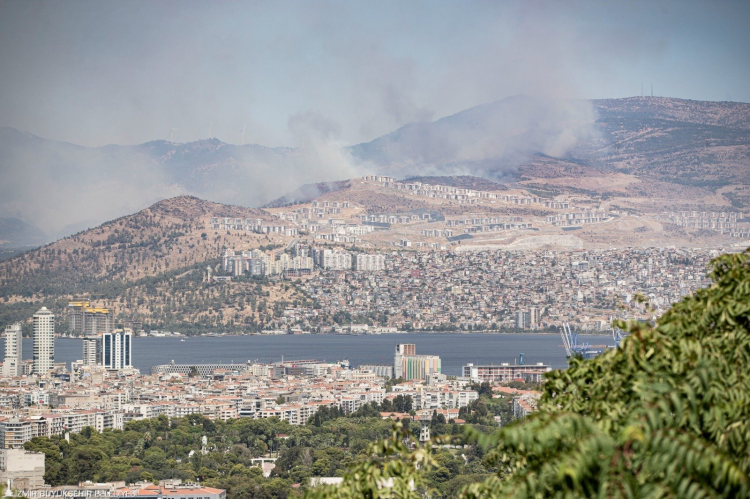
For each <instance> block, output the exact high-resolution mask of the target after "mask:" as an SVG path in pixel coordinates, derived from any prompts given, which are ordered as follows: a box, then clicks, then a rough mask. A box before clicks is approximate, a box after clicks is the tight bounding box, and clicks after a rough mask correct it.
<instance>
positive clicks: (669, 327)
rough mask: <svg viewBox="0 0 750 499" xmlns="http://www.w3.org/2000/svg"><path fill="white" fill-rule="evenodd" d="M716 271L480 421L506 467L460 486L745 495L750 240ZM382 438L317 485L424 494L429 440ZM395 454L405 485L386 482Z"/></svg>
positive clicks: (483, 493)
mask: <svg viewBox="0 0 750 499" xmlns="http://www.w3.org/2000/svg"><path fill="white" fill-rule="evenodd" d="M709 275H710V277H711V279H712V281H713V284H712V285H711V286H710V287H709V288H706V289H702V290H699V291H697V292H696V293H695V294H694V295H692V296H689V297H686V298H685V299H683V300H682V301H681V302H679V303H677V304H675V305H674V306H673V307H672V308H671V309H670V310H669V311H668V312H667V313H665V314H664V315H663V316H662V317H661V318H660V319H659V320H658V321H657V323H656V325H655V326H650V325H648V324H643V323H637V322H629V323H620V324H618V326H620V327H622V328H623V329H627V330H628V331H629V332H630V336H629V337H627V338H626V339H625V340H624V341H623V342H622V343H621V346H620V348H619V349H617V350H611V351H608V352H606V353H604V354H602V355H600V356H598V357H597V358H595V359H591V360H581V359H573V360H572V361H571V365H570V367H569V368H568V369H566V370H564V371H553V372H551V373H549V374H548V375H547V382H546V383H545V385H544V388H543V396H542V399H541V401H540V404H539V412H538V413H536V414H535V415H533V416H531V417H529V418H528V419H526V420H525V421H524V422H523V423H521V424H516V425H510V426H508V427H505V428H503V429H501V430H500V431H498V432H497V433H494V434H492V435H482V434H480V433H479V432H473V437H474V438H475V439H476V440H477V442H478V443H479V444H480V445H482V446H484V447H485V448H486V449H488V450H489V452H488V453H487V456H486V458H485V459H486V461H487V464H488V465H490V466H494V467H496V468H497V469H498V472H497V474H496V475H495V476H492V477H490V478H489V479H487V480H484V481H483V482H480V483H476V484H471V485H468V486H467V487H466V488H465V489H464V490H463V492H462V494H463V497H465V498H487V497H519V498H520V497H608V498H609V497H677V498H702V497H748V494H750V488H749V485H748V484H749V482H750V478H749V477H750V252H748V251H745V252H744V253H740V254H733V255H724V256H721V257H719V258H716V259H714V260H713V261H712V263H711V269H710V272H709ZM394 439H395V440H393V441H394V442H395V441H396V440H398V439H397V437H395V436H394ZM379 445H380V447H379V448H378V447H377V446H373V447H372V448H371V451H372V457H371V460H370V461H365V462H361V463H357V464H356V465H355V466H354V467H353V468H352V469H350V470H349V472H348V473H347V474H346V475H345V481H344V484H343V485H342V486H341V487H340V488H338V489H334V488H331V489H320V490H319V491H317V492H316V491H315V490H313V491H312V493H311V495H312V496H313V497H315V496H317V497H371V498H375V497H412V496H413V497H419V496H420V495H421V494H420V492H419V490H418V488H417V487H413V486H412V487H409V486H408V484H411V483H415V484H420V483H423V482H422V481H421V476H422V475H423V473H424V472H425V470H426V469H427V468H428V467H429V466H430V465H431V462H430V459H429V452H428V451H427V450H425V449H422V448H420V447H417V450H416V451H414V450H408V449H406V448H404V449H400V448H398V446H396V445H395V444H394V443H391V444H382V443H381V444H379ZM389 446H390V447H389ZM385 450H390V451H391V452H395V451H398V453H397V454H393V453H392V454H390V455H389V456H388V457H387V460H385V461H384V460H383V459H384V458H383V451H385ZM415 453H416V454H415ZM417 455H419V456H425V457H421V458H419V459H417V457H416V456H417ZM394 462H397V463H399V465H398V467H396V468H394V471H398V473H397V474H396V475H394V476H396V479H395V480H394V481H395V483H398V484H400V485H399V486H400V488H399V489H398V490H386V489H385V488H382V487H379V486H378V484H381V485H382V477H383V476H386V475H387V476H391V475H393V473H392V472H390V471H388V469H389V468H388V466H394V465H392V464H389V463H394ZM321 494H322V495H321Z"/></svg>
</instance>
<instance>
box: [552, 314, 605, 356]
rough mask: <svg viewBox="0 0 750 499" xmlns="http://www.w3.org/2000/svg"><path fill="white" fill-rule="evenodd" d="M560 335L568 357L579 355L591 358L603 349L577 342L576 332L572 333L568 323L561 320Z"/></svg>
mask: <svg viewBox="0 0 750 499" xmlns="http://www.w3.org/2000/svg"><path fill="white" fill-rule="evenodd" d="M560 336H561V337H562V340H563V346H564V347H565V355H566V356H568V357H573V356H579V355H580V356H581V357H583V358H584V359H591V358H593V357H596V356H597V355H599V354H600V353H602V351H603V350H597V349H595V348H593V347H592V346H591V345H589V344H588V343H586V342H581V343H579V342H578V333H574V332H572V331H571V329H570V324H568V323H567V322H563V325H562V328H560Z"/></svg>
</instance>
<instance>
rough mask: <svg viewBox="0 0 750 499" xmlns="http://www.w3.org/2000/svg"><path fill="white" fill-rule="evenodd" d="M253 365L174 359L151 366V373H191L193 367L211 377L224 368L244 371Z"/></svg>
mask: <svg viewBox="0 0 750 499" xmlns="http://www.w3.org/2000/svg"><path fill="white" fill-rule="evenodd" d="M251 367H252V366H251V365H250V363H249V362H248V363H247V364H221V363H216V364H175V363H174V361H172V362H171V363H169V364H162V365H159V366H151V374H184V375H189V374H190V372H191V371H193V369H195V370H197V371H198V374H199V375H200V376H201V377H204V378H209V377H211V376H212V375H213V373H214V371H216V370H224V371H229V372H238V373H239V372H244V371H246V370H248V369H250V368H251Z"/></svg>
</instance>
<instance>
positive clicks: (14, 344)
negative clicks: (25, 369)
mask: <svg viewBox="0 0 750 499" xmlns="http://www.w3.org/2000/svg"><path fill="white" fill-rule="evenodd" d="M22 359H23V341H22V339H21V323H20V322H16V323H15V324H11V325H10V326H7V327H6V328H5V360H3V376H5V377H15V376H20V375H21V362H22Z"/></svg>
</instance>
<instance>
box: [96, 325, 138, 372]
mask: <svg viewBox="0 0 750 499" xmlns="http://www.w3.org/2000/svg"><path fill="white" fill-rule="evenodd" d="M101 341H102V347H101V348H102V350H101V355H102V365H103V366H104V368H105V369H108V370H110V371H119V370H120V369H124V368H126V367H133V331H132V330H131V329H128V328H125V329H115V332H114V333H104V334H103V335H102V338H101Z"/></svg>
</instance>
